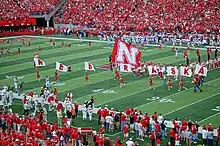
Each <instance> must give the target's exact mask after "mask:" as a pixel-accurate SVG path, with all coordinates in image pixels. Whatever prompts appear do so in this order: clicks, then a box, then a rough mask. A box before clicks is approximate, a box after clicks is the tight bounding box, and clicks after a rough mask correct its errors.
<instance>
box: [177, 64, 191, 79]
mask: <svg viewBox="0 0 220 146" xmlns="http://www.w3.org/2000/svg"><path fill="white" fill-rule="evenodd" d="M192 75H193V73H192V70H191V68H188V67H184V66H181V67H180V76H183V77H191V76H192Z"/></svg>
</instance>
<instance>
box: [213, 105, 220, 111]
mask: <svg viewBox="0 0 220 146" xmlns="http://www.w3.org/2000/svg"><path fill="white" fill-rule="evenodd" d="M212 110H213V111H216V112H220V106H216V107H215V108H213V109H212Z"/></svg>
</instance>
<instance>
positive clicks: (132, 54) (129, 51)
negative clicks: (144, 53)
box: [112, 39, 141, 67]
mask: <svg viewBox="0 0 220 146" xmlns="http://www.w3.org/2000/svg"><path fill="white" fill-rule="evenodd" d="M140 58H141V52H140V50H139V49H138V48H137V47H136V46H135V45H131V44H129V43H126V42H124V41H122V40H120V39H116V40H115V44H114V48H113V50H112V62H113V63H123V64H130V65H132V66H134V67H139V66H140V64H141V62H140Z"/></svg>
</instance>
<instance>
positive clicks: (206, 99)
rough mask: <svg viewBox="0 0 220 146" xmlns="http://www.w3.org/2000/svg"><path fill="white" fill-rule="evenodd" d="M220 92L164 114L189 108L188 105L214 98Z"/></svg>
mask: <svg viewBox="0 0 220 146" xmlns="http://www.w3.org/2000/svg"><path fill="white" fill-rule="evenodd" d="M212 81H214V80H212ZM210 82H211V81H210ZM219 94H220V93H216V94H213V95H211V96H208V97H206V98H203V99H201V100H198V101H196V102H193V103H191V104H188V105H185V106H182V107H180V108H178V109H176V110H173V111H171V112H168V113H166V114H164V116H166V115H169V114H172V113H174V112H176V111H179V110H181V109H184V108H187V107H189V106H192V105H194V104H196V103H200V102H202V101H204V100H207V99H210V98H212V97H214V96H216V95H219Z"/></svg>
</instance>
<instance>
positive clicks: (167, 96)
mask: <svg viewBox="0 0 220 146" xmlns="http://www.w3.org/2000/svg"><path fill="white" fill-rule="evenodd" d="M219 79H220V78H217V79H214V80H211V81H209V82H206V84H207V83H211V82H213V81H216V80H219ZM193 88H194V87H191V88H188V89H187V90H183V91H180V92H176V93H174V94H172V95H168V96H165V97H163V98H168V97H172V96H174V95H177V94H179V93H183V92H186V91H188V90H191V89H193ZM155 91H156V89H155ZM218 94H220V93H218ZM154 102H156V101H152V102H148V103H146V104H142V105H140V106H137V107H135V109H138V108H140V107H143V106H146V105H149V104H151V103H154ZM191 104H192V103H191ZM174 112H175V111H174Z"/></svg>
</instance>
